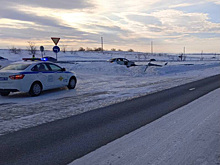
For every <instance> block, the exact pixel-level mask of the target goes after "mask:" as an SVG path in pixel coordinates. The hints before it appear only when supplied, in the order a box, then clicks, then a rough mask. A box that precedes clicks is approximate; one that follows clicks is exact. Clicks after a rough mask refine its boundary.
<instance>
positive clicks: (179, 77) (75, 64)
mask: <svg viewBox="0 0 220 165" xmlns="http://www.w3.org/2000/svg"><path fill="white" fill-rule="evenodd" d="M0 56H2V57H5V58H7V59H9V61H7V62H5V61H0V65H2V66H4V65H6V64H8V63H10V62H14V61H20V60H21V59H22V58H24V57H31V56H30V55H29V54H28V52H27V51H24V50H23V51H21V52H20V53H19V54H13V53H9V50H0ZM45 56H52V57H56V56H55V54H54V53H53V52H51V51H46V52H45ZM36 57H41V53H40V52H38V54H37V55H36ZM116 57H123V58H127V59H129V60H133V61H135V63H136V64H137V66H134V67H129V68H127V67H126V66H124V65H118V64H115V63H109V62H107V60H109V59H111V58H116ZM150 59H156V62H155V63H157V64H158V63H160V64H161V65H163V64H164V63H165V62H168V64H167V65H163V66H161V67H156V66H149V67H147V66H146V65H147V64H148V63H149V60H150ZM200 59H201V58H200V57H187V58H186V61H179V59H178V55H161V54H154V55H149V54H148V55H147V54H146V53H136V52H104V53H102V52H66V53H63V52H60V53H58V60H59V61H63V62H67V61H68V62H71V63H59V65H61V66H62V67H65V68H66V69H67V70H70V71H74V72H75V73H76V75H77V80H78V83H77V86H76V89H74V90H68V89H67V88H61V89H53V90H49V91H45V92H43V93H42V94H41V95H40V96H39V97H30V96H29V95H28V94H27V93H20V92H16V93H11V94H10V95H9V96H7V97H2V96H0V135H4V134H7V133H10V132H14V131H17V130H20V129H23V128H29V127H33V126H36V125H40V124H43V123H47V122H51V121H54V120H58V119H62V118H66V117H69V116H72V115H77V114H80V113H83V112H86V111H90V110H93V109H96V108H100V107H104V106H107V105H110V104H114V103H117V102H121V101H124V100H128V99H132V98H135V97H140V96H143V95H146V94H149V93H153V92H157V91H161V90H164V89H167V88H171V87H174V86H178V85H181V84H185V83H188V82H192V81H195V80H199V79H202V78H205V77H209V76H212V75H216V74H220V63H219V61H218V60H219V57H215V58H213V57H212V56H207V57H206V58H202V59H203V60H200Z"/></svg>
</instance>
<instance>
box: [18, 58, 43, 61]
mask: <svg viewBox="0 0 220 165" xmlns="http://www.w3.org/2000/svg"><path fill="white" fill-rule="evenodd" d="M22 60H24V61H41V59H40V58H22Z"/></svg>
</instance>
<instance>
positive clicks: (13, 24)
mask: <svg viewBox="0 0 220 165" xmlns="http://www.w3.org/2000/svg"><path fill="white" fill-rule="evenodd" d="M32 26H35V23H33V22H28V21H20V20H13V19H6V18H2V19H0V27H1V28H15V29H26V28H28V27H32Z"/></svg>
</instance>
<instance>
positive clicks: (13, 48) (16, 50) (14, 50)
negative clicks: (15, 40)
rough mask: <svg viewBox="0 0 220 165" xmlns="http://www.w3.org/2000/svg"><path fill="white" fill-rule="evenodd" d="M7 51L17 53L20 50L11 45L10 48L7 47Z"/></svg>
mask: <svg viewBox="0 0 220 165" xmlns="http://www.w3.org/2000/svg"><path fill="white" fill-rule="evenodd" d="M9 51H10V53H14V54H19V53H20V52H21V49H18V48H16V47H14V46H12V47H11V48H9Z"/></svg>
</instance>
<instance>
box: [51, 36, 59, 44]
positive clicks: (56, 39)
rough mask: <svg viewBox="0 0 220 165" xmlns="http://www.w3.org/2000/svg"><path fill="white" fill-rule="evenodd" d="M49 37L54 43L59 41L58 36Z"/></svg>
mask: <svg viewBox="0 0 220 165" xmlns="http://www.w3.org/2000/svg"><path fill="white" fill-rule="evenodd" d="M51 39H52V40H53V42H54V44H55V45H57V44H58V42H59V41H60V38H56V37H51Z"/></svg>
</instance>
